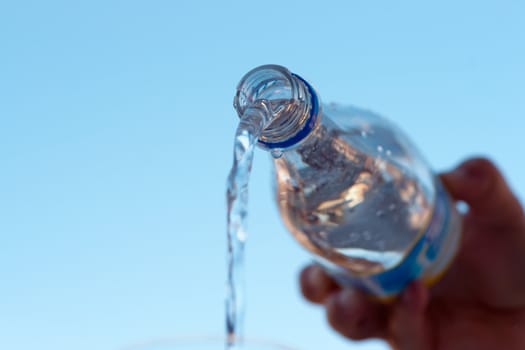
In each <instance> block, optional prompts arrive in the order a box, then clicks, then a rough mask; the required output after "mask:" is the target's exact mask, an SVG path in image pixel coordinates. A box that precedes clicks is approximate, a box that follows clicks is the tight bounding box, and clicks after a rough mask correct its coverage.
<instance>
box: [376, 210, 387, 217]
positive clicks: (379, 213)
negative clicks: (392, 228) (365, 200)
mask: <svg viewBox="0 0 525 350" xmlns="http://www.w3.org/2000/svg"><path fill="white" fill-rule="evenodd" d="M383 215H385V212H384V211H382V210H378V211H376V216H377V217H378V218H380V217H381V216H383Z"/></svg>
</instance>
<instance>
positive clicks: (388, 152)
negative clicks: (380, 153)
mask: <svg viewBox="0 0 525 350" xmlns="http://www.w3.org/2000/svg"><path fill="white" fill-rule="evenodd" d="M386 155H387V156H389V157H390V156H391V155H392V151H391V150H389V149H387V150H386Z"/></svg>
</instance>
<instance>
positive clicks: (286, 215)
mask: <svg viewBox="0 0 525 350" xmlns="http://www.w3.org/2000/svg"><path fill="white" fill-rule="evenodd" d="M234 106H235V108H236V110H237V113H238V114H239V116H240V117H242V118H243V119H245V118H250V116H251V117H254V116H257V120H261V118H262V119H264V120H265V121H266V125H265V127H264V129H263V131H262V134H261V135H260V136H259V138H258V146H259V147H261V148H263V149H265V150H267V151H269V152H271V154H272V156H273V159H274V161H273V163H274V166H275V176H276V181H275V189H276V192H277V193H276V201H277V204H278V207H279V211H280V215H281V217H282V220H283V221H284V223H285V225H286V227H287V228H288V229H289V231H290V232H291V233H292V234H293V236H294V237H295V238H296V239H297V241H298V242H299V243H300V244H301V245H302V246H304V247H305V248H306V249H307V250H308V251H310V252H311V253H313V256H314V258H315V259H316V260H317V261H318V262H319V263H320V264H321V265H322V266H323V267H325V268H326V270H327V271H328V272H329V273H330V274H332V275H333V276H334V277H335V278H336V279H337V280H338V281H339V282H340V283H343V284H352V285H354V286H356V287H359V288H361V289H363V290H365V291H366V292H368V293H370V294H373V295H375V296H377V297H379V298H382V299H387V298H390V297H392V296H395V295H396V294H397V293H399V292H400V291H401V290H402V289H403V288H404V287H405V286H406V284H407V283H408V282H410V281H411V280H413V279H416V278H421V279H423V280H424V281H426V282H429V283H430V282H432V281H433V280H435V279H437V278H438V277H439V276H440V275H441V274H442V273H443V272H444V270H445V269H446V267H447V265H448V264H449V263H450V262H451V260H452V258H453V256H454V253H455V252H456V248H457V246H458V242H459V237H460V231H461V227H460V219H459V214H458V213H457V211H456V209H455V206H454V205H453V203H452V202H451V200H450V198H449V196H448V195H447V193H446V191H445V190H444V188H443V186H442V184H441V183H440V181H439V179H438V178H437V177H436V176H435V175H434V174H433V172H432V171H431V170H430V168H429V166H428V165H427V163H426V162H425V161H424V159H423V158H422V157H421V156H420V154H419V152H418V151H417V149H416V148H415V147H414V146H413V145H412V143H411V142H410V141H409V140H408V138H407V137H405V135H404V134H403V133H402V132H401V131H400V130H399V129H398V128H397V127H396V126H394V125H393V124H392V123H390V122H389V121H387V120H386V119H384V118H382V117H380V116H378V115H376V114H374V113H372V112H370V111H367V110H363V109H358V108H354V107H347V108H343V107H339V106H337V105H321V103H320V99H319V96H318V94H317V92H316V91H315V89H314V88H313V87H312V86H311V85H310V84H309V83H308V82H307V81H305V80H304V79H302V78H301V77H299V76H298V75H296V74H293V73H290V72H289V71H288V70H287V69H286V68H284V67H281V66H277V65H265V66H261V67H258V68H255V69H253V70H252V71H250V72H248V73H247V74H246V75H245V76H244V77H243V78H242V80H241V81H240V83H239V85H238V87H237V94H236V96H235V99H234Z"/></svg>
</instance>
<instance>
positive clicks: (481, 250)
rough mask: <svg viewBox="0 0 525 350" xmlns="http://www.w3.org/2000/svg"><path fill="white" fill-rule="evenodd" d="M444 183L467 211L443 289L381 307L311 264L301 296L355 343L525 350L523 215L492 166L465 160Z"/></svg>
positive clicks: (408, 294)
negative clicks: (375, 340)
mask: <svg viewBox="0 0 525 350" xmlns="http://www.w3.org/2000/svg"><path fill="white" fill-rule="evenodd" d="M441 179H442V181H443V183H444V185H445V187H446V188H447V189H448V190H449V193H450V194H451V195H452V197H453V198H454V199H456V200H460V201H464V202H465V203H466V204H467V205H468V211H467V212H466V213H465V214H464V215H463V233H462V240H461V245H460V248H459V251H458V254H457V256H456V258H455V259H454V261H453V263H452V265H451V266H450V268H449V269H448V270H447V272H446V273H445V275H444V276H443V278H442V279H441V280H440V281H439V282H437V283H436V284H435V285H433V286H432V287H430V288H427V287H425V286H424V285H423V284H422V283H421V282H419V281H415V282H412V283H411V284H410V285H409V286H408V287H407V288H406V289H405V290H404V291H403V293H402V294H401V295H400V296H399V298H397V299H396V300H395V301H394V302H393V303H391V304H381V303H378V302H374V301H371V300H369V298H367V297H365V296H364V295H363V294H362V293H361V292H359V291H356V290H354V289H352V288H350V287H342V286H339V285H338V284H337V283H336V282H335V281H334V280H333V279H332V278H330V277H329V276H328V275H327V274H326V273H325V272H324V270H323V269H322V268H321V267H319V266H316V265H311V266H308V267H306V268H305V269H304V270H303V271H302V272H301V276H300V283H301V290H302V292H303V294H304V296H305V298H306V299H308V300H309V301H311V302H314V303H318V304H324V307H325V309H326V312H327V318H328V321H329V323H330V325H331V326H332V327H333V328H334V329H335V330H336V331H338V332H339V333H341V334H342V335H344V336H345V337H348V338H350V339H355V340H359V339H367V338H382V339H384V340H386V341H387V342H388V343H389V344H390V345H391V346H392V347H393V348H394V349H398V350H445V349H446V350H456V349H457V350H470V349H473V350H493V349H506V350H514V349H525V336H524V335H523V334H524V333H525V213H524V211H523V208H522V206H521V205H520V203H519V201H518V200H517V198H516V197H515V196H514V195H513V193H512V192H511V190H510V189H509V187H508V185H507V183H506V182H505V180H504V178H503V176H502V175H501V173H500V172H499V171H498V169H497V168H496V167H495V166H494V165H493V164H492V163H491V162H490V161H488V160H486V159H483V158H476V159H470V160H467V161H466V162H464V163H462V164H461V165H460V166H459V167H457V168H456V169H454V170H453V171H451V172H448V173H444V174H442V175H441Z"/></svg>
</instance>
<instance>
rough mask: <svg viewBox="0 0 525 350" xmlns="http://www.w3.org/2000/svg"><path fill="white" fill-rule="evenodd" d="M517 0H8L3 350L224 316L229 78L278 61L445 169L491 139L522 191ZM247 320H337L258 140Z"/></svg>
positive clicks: (3, 93)
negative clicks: (282, 208) (312, 289)
mask: <svg viewBox="0 0 525 350" xmlns="http://www.w3.org/2000/svg"><path fill="white" fill-rule="evenodd" d="M523 4H524V3H523V2H520V1H492V2H489V1H440V2H432V3H431V2H421V1H395V2H394V1H332V0H326V1H320V2H314V1H310V2H309V1H282V0H281V1H277V0H275V1H274V0H271V1H260V2H250V1H182V0H179V1H175V0H173V1H23V0H22V1H5V0H4V1H2V2H0V349H10V350H33V349H53V350H71V349H76V350H93V349H97V350H113V349H120V348H122V347H124V346H126V345H129V344H133V343H135V342H141V341H146V340H148V339H154V338H161V337H172V336H180V335H188V334H204V333H213V334H221V332H222V330H223V296H224V279H225V247H226V240H225V232H224V228H225V199H224V192H225V179H226V174H227V172H228V170H229V167H230V165H231V157H232V137H233V132H234V129H235V127H236V123H237V117H236V115H235V113H234V110H233V108H232V98H233V95H234V91H235V86H236V84H237V82H238V80H239V79H240V78H241V76H242V75H243V74H244V73H245V72H247V71H248V70H249V69H251V68H253V67H255V66H258V65H260V64H266V63H277V64H281V65H285V66H287V67H289V68H290V69H291V70H293V71H294V72H297V73H298V74H300V75H302V76H303V77H304V78H306V79H308V80H309V81H310V82H311V83H313V84H314V85H315V86H316V87H317V89H318V91H319V93H320V95H321V96H322V98H323V100H324V101H325V102H329V101H338V102H343V103H352V104H354V105H357V106H361V107H366V108H371V109H373V110H375V111H377V112H379V113H382V114H384V115H386V116H388V117H389V118H390V119H393V120H394V121H396V122H397V123H398V124H399V125H400V126H401V127H402V128H403V129H404V130H405V131H406V132H407V133H408V134H410V135H411V136H412V138H413V139H414V141H415V142H416V143H417V144H418V145H419V146H420V149H421V150H422V152H423V153H424V154H425V155H426V157H427V159H428V160H429V162H430V163H431V164H432V166H433V167H434V168H435V169H436V170H442V169H446V168H450V167H452V166H454V165H455V164H456V163H457V162H459V161H460V160H461V159H463V158H465V157H467V156H470V155H473V154H484V155H488V156H490V157H492V158H493V159H494V160H496V162H497V163H498V164H499V165H500V166H501V168H502V169H503V170H504V172H505V173H506V174H507V177H508V179H509V181H510V183H511V185H512V186H513V187H514V189H515V190H516V191H517V193H518V194H519V196H520V197H521V198H524V196H525V180H524V179H525V165H524V160H525V158H524V151H525V147H524V146H523V134H524V131H525V118H524V116H525V102H524V97H525V5H523ZM252 180H253V181H252V185H251V204H250V213H251V217H250V222H249V225H250V228H251V231H250V237H249V241H248V247H247V261H246V263H247V265H248V267H247V269H248V274H247V285H248V293H247V315H246V327H245V333H246V334H247V335H248V336H255V337H266V338H272V339H275V340H277V341H280V342H283V343H286V344H289V345H292V346H296V347H298V348H300V349H304V350H315V349H335V350H338V349H340V350H344V349H369V350H370V349H384V345H383V344H382V343H380V342H374V341H372V342H367V343H364V344H360V345H357V344H354V343H350V342H347V341H346V340H343V339H342V338H341V337H339V336H338V335H336V334H335V333H334V332H332V331H331V330H330V329H329V328H328V327H327V326H326V322H325V320H324V315H323V312H322V311H321V310H320V309H318V308H316V307H313V306H311V305H309V304H307V303H306V302H304V301H303V300H302V299H301V298H300V295H299V292H298V289H297V283H296V277H297V272H298V271H299V269H300V267H301V266H302V265H303V264H305V263H306V262H308V261H309V257H308V255H307V254H306V253H305V252H304V251H303V250H302V249H301V248H300V247H299V246H298V245H297V244H296V243H295V242H294V241H293V239H292V238H291V237H290V236H289V234H288V233H287V232H286V231H285V230H284V228H283V227H282V225H281V223H280V221H279V218H278V215H277V211H276V209H275V206H274V205H273V202H272V194H271V187H270V161H269V159H268V157H267V155H265V154H263V153H262V152H258V153H257V154H256V160H255V164H254V174H253V179H252Z"/></svg>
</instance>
